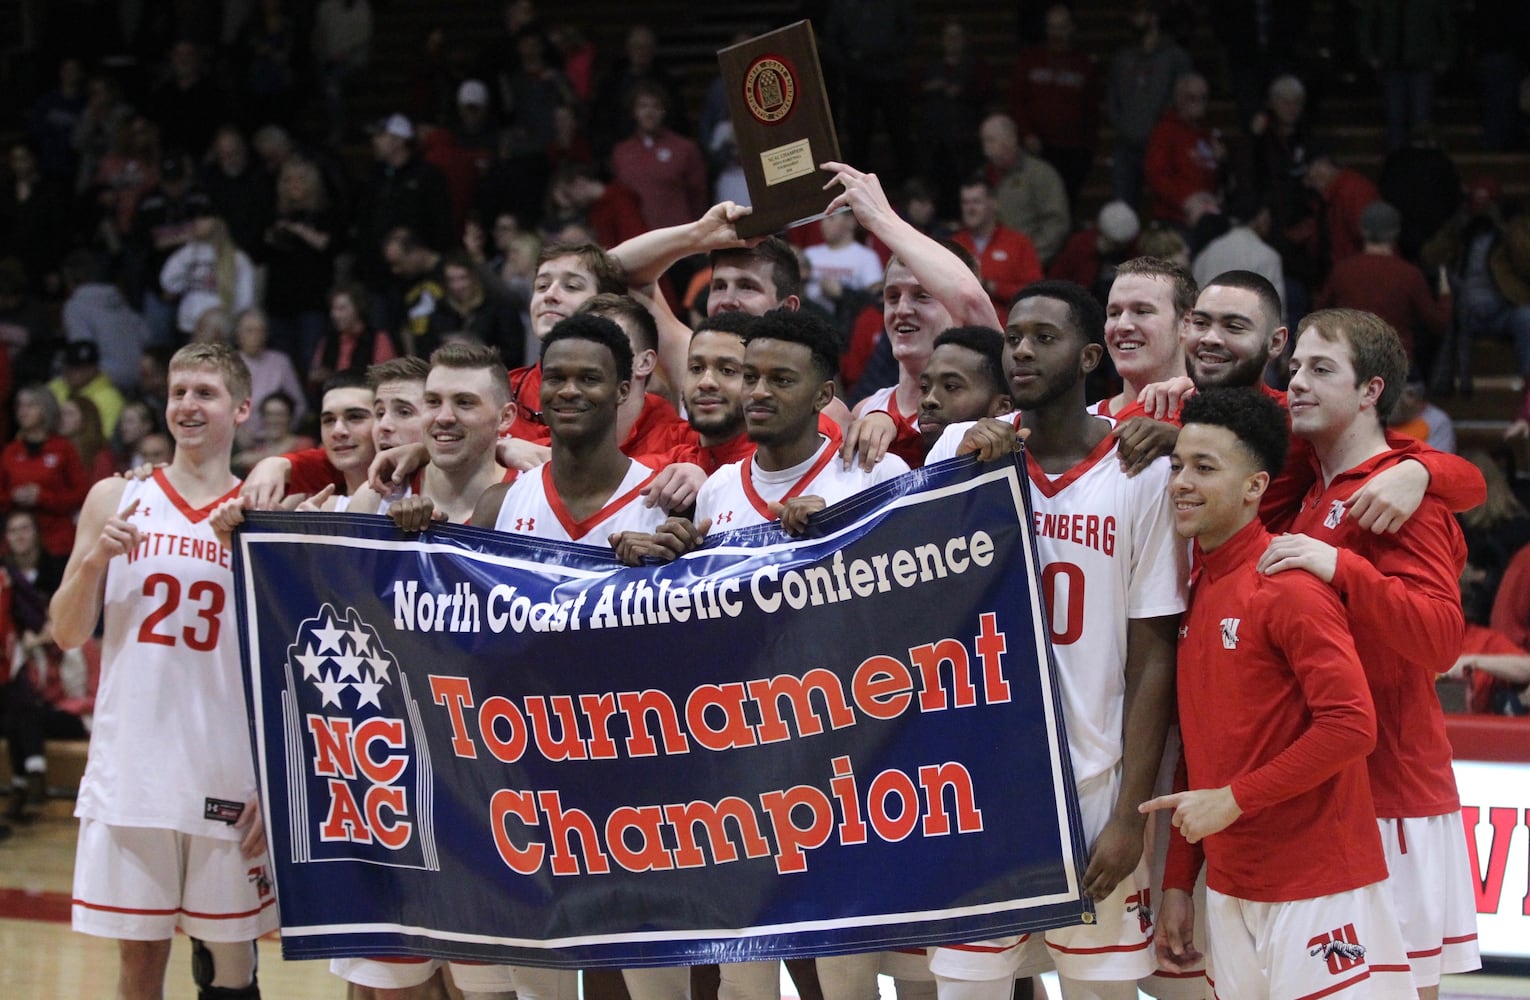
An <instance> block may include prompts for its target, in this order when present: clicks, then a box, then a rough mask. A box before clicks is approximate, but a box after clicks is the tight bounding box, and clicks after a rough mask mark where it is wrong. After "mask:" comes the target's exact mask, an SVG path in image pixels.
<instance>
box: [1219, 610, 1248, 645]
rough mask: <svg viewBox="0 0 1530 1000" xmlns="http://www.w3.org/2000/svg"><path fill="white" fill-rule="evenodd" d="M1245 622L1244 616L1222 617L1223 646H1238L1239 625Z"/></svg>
mask: <svg viewBox="0 0 1530 1000" xmlns="http://www.w3.org/2000/svg"><path fill="white" fill-rule="evenodd" d="M1242 623H1243V619H1242V618H1223V619H1222V648H1223V649H1237V648H1238V626H1239V625H1241V624H1242Z"/></svg>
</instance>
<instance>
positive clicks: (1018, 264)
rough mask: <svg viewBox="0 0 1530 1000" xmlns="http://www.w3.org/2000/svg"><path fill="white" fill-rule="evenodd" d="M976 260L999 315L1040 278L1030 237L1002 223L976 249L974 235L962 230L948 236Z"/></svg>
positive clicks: (1003, 313)
mask: <svg viewBox="0 0 1530 1000" xmlns="http://www.w3.org/2000/svg"><path fill="white" fill-rule="evenodd" d="M951 238H952V239H953V240H955V241H956V242H957V243H960V244H961V245H962V246H964V247H966V248H967V249H968V250H969V251H971V252H972V255H973V256H974V257H976V258H977V259H978V264H979V272H978V273H980V274H981V275H982V276H983V287H985V288H987V289H988V297H989V298H990V299H992V300H993V305H994V308H995V309H997V310H998V313H999V315H1000V316H1008V315H1009V302H1010V300H1011V299H1013V298H1014V297H1015V293H1016V292H1018V291H1020V289H1022V288H1024V287H1025V286H1026V285H1029V284H1030V283H1031V282H1033V281H1040V280H1041V258H1040V257H1038V256H1037V255H1036V244H1034V243H1032V242H1031V238H1030V237H1029V236H1026V235H1025V234H1024V233H1022V232H1020V231H1019V230H1016V229H1011V228H1009V227H1008V226H1006V225H1004V224H1003V223H1002V222H1001V223H998V224H996V225H995V226H994V227H993V233H992V235H990V236H989V237H988V242H987V243H986V244H984V245H983V249H982V250H979V249H978V245H977V238H976V237H974V236H973V235H972V233H971V232H970V231H969V230H966V229H963V230H962V231H961V232H959V233H957V234H956V235H955V236H953V237H951Z"/></svg>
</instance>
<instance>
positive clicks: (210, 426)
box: [165, 365, 250, 454]
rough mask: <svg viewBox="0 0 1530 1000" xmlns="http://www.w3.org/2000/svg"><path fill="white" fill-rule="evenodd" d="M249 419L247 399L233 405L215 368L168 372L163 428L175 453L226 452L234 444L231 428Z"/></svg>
mask: <svg viewBox="0 0 1530 1000" xmlns="http://www.w3.org/2000/svg"><path fill="white" fill-rule="evenodd" d="M249 416H250V401H249V399H244V400H241V401H239V402H237V403H236V402H234V398H233V396H231V395H230V394H229V391H228V384H227V383H226V382H225V381H224V379H223V375H222V373H221V372H219V371H218V370H217V369H216V368H211V367H203V366H200V365H198V366H195V367H192V366H186V367H179V368H171V369H170V399H169V401H168V402H167V403H166V404H165V426H166V427H168V428H169V429H170V434H171V436H172V437H174V438H175V446H176V449H177V450H179V449H182V448H185V449H194V450H200V451H205V452H207V453H210V454H216V453H217V452H219V451H220V450H222V451H227V450H228V448H229V447H230V445H231V444H232V443H233V440H234V428H236V427H238V426H239V425H240V424H242V423H244V422H245V420H247V419H249Z"/></svg>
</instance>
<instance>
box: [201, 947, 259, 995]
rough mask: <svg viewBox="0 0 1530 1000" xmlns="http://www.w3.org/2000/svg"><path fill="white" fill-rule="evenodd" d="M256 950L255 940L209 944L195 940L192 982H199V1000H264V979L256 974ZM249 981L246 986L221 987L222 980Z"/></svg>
mask: <svg viewBox="0 0 1530 1000" xmlns="http://www.w3.org/2000/svg"><path fill="white" fill-rule="evenodd" d="M255 966H256V951H255V943H254V942H253V941H243V942H238V943H223V942H213V944H212V945H211V946H209V945H208V944H207V943H206V942H204V941H200V940H198V939H197V938H192V939H191V981H192V982H194V983H196V985H197V1000H260V981H259V979H258V978H257V977H256V975H255ZM241 979H243V980H247V983H246V985H244V986H217V985H214V984H215V983H217V982H219V981H220V980H222V981H224V982H227V981H229V980H233V981H235V982H238V981H239V980H241Z"/></svg>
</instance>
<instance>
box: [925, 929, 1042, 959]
mask: <svg viewBox="0 0 1530 1000" xmlns="http://www.w3.org/2000/svg"><path fill="white" fill-rule="evenodd" d="M1030 939H1031V936H1030V935H1029V934H1023V935H1021V936H1020V940H1018V941H1016V942H1015V943H1014V944H1008V945H1005V946H1004V947H1002V948H995V947H994V946H993V945H989V944H943V945H941V946H940V947H942V948H945V949H947V950H948V951H975V952H977V953H978V954H981V955H999V954H1002V953H1004V952H1006V951H1013V950H1014V949H1016V948H1018V947H1020V946H1021V945H1022V944H1025V942H1027V941H1029V940H1030ZM899 950H900V951H901V950H902V949H899Z"/></svg>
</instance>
